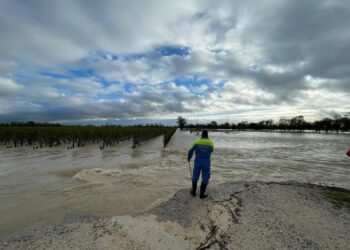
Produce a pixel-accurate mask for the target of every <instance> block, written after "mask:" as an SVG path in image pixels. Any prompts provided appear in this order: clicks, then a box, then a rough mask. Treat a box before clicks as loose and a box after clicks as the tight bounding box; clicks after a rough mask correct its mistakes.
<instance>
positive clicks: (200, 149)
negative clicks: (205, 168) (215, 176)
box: [187, 138, 214, 161]
mask: <svg viewBox="0 0 350 250" xmlns="http://www.w3.org/2000/svg"><path fill="white" fill-rule="evenodd" d="M213 151H214V143H213V141H211V140H209V139H208V138H200V139H197V140H195V142H194V143H193V145H192V147H191V149H190V150H189V151H188V156H187V159H188V161H190V160H191V158H192V155H193V152H196V159H197V158H201V159H205V160H208V161H210V156H211V153H212V152H213Z"/></svg>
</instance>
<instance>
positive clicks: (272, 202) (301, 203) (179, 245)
mask: <svg viewBox="0 0 350 250" xmlns="http://www.w3.org/2000/svg"><path fill="white" fill-rule="evenodd" d="M209 192H210V196H209V197H208V199H206V200H200V199H199V198H198V197H197V198H193V197H191V196H190V194H189V189H182V190H179V191H178V192H176V193H175V194H174V196H173V197H172V198H171V199H169V200H168V201H165V202H163V203H161V204H160V205H158V206H156V207H154V208H152V209H150V210H148V211H147V212H145V213H142V214H139V215H135V216H129V215H127V216H116V217H113V218H111V219H103V218H90V217H82V218H76V219H74V220H71V221H70V222H68V223H66V224H64V225H59V226H57V225H55V226H50V227H47V228H44V229H38V230H36V231H32V232H30V233H27V234H25V235H19V236H12V237H11V238H7V239H1V240H0V249H347V248H348V246H349V245H350V206H349V204H350V191H349V190H344V189H338V188H332V187H323V186H317V185H309V184H301V183H288V182H285V183H264V182H235V183H224V184H220V185H218V186H211V187H210V189H209Z"/></svg>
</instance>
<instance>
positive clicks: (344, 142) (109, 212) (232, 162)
mask: <svg viewBox="0 0 350 250" xmlns="http://www.w3.org/2000/svg"><path fill="white" fill-rule="evenodd" d="M209 136H210V138H211V139H212V140H213V141H214V143H215V150H214V153H213V155H212V179H211V183H221V182H230V181H231V182H232V181H241V180H261V181H286V180H294V181H300V182H311V183H317V184H318V183H322V184H327V185H335V186H339V187H345V188H348V189H349V188H350V158H349V157H347V156H346V155H345V152H346V151H347V150H349V149H350V136H349V135H326V134H289V133H267V132H232V133H225V132H211V133H210V134H209ZM196 137H198V136H196V135H195V134H190V133H189V132H181V131H177V132H176V133H175V135H174V136H173V138H172V140H171V141H170V143H169V144H168V146H167V147H166V148H163V138H162V137H158V138H155V139H153V140H151V141H149V142H148V143H146V144H144V145H142V146H141V147H138V148H136V149H131V143H124V144H120V145H118V146H115V147H112V148H107V149H103V150H100V149H99V146H98V145H90V146H88V147H84V148H75V149H73V150H72V149H71V150H67V147H66V146H62V147H55V148H44V149H39V150H33V149H32V148H30V147H22V148H15V149H14V148H12V149H6V148H0V237H1V236H6V235H9V234H11V233H18V232H21V231H23V230H26V229H28V228H30V227H32V226H39V225H45V224H48V223H60V222H62V221H64V220H65V218H67V217H69V216H70V215H84V214H87V215H96V216H114V215H124V214H136V213H140V212H142V211H144V210H146V209H148V208H149V207H152V206H154V205H156V204H158V203H160V202H161V201H163V200H165V199H167V197H169V196H170V195H172V194H173V193H174V192H175V191H177V190H178V189H181V188H184V187H188V188H189V186H190V172H189V166H188V163H187V161H186V157H187V150H188V149H189V147H190V145H191V144H192V142H193V140H194V139H195V138H196ZM209 192H210V185H209Z"/></svg>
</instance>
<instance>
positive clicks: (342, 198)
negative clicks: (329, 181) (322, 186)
mask: <svg viewBox="0 0 350 250" xmlns="http://www.w3.org/2000/svg"><path fill="white" fill-rule="evenodd" d="M325 195H326V197H327V198H328V199H330V201H331V202H332V203H333V204H334V205H335V206H336V207H342V206H349V207H350V191H348V190H345V189H334V188H332V189H328V190H326V191H325Z"/></svg>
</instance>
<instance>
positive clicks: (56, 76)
mask: <svg viewBox="0 0 350 250" xmlns="http://www.w3.org/2000/svg"><path fill="white" fill-rule="evenodd" d="M39 75H42V76H48V77H51V78H54V79H68V78H69V77H68V76H67V75H64V74H60V73H54V72H40V73H39Z"/></svg>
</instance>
